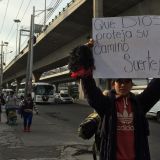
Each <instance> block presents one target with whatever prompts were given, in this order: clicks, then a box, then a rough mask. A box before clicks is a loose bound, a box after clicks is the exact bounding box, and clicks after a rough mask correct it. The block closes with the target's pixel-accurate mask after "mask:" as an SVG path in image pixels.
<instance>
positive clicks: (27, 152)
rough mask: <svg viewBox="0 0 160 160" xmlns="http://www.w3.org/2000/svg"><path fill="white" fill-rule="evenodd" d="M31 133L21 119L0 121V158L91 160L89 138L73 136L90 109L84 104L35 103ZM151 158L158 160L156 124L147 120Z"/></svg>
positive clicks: (158, 126) (159, 127)
mask: <svg viewBox="0 0 160 160" xmlns="http://www.w3.org/2000/svg"><path fill="white" fill-rule="evenodd" d="M38 108H39V115H36V114H34V117H33V125H32V132H30V133H24V132H23V131H22V119H21V118H20V116H19V117H18V121H17V122H18V125H17V126H8V125H7V124H5V114H3V118H2V122H1V124H0V148H1V149H0V160H1V159H2V160H11V159H12V160H92V153H91V145H92V142H93V139H91V140H82V139H81V138H79V137H78V135H77V128H78V125H79V124H80V122H81V121H82V120H83V119H84V118H85V117H86V116H87V115H88V114H89V113H91V112H92V111H93V109H92V108H90V107H89V106H87V105H80V104H56V105H54V104H53V105H49V104H48V105H38ZM149 123H150V131H151V134H150V138H149V143H150V149H151V157H152V160H159V157H160V152H159V146H160V138H159V135H160V123H157V122H156V121H155V120H150V121H149Z"/></svg>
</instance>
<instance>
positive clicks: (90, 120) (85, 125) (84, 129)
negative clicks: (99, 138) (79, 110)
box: [78, 112, 100, 139]
mask: <svg viewBox="0 0 160 160" xmlns="http://www.w3.org/2000/svg"><path fill="white" fill-rule="evenodd" d="M99 122H100V117H99V115H98V113H96V112H93V113H91V114H90V115H88V116H87V117H86V118H85V119H84V120H83V121H82V122H81V124H80V125H79V128H78V135H79V137H81V138H83V139H90V138H91V137H92V136H93V135H94V134H95V133H96V132H97V129H98V126H99Z"/></svg>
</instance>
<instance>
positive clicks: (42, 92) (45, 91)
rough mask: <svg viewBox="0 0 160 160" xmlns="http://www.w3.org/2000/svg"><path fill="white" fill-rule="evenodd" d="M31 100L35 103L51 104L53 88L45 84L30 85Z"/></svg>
mask: <svg viewBox="0 0 160 160" xmlns="http://www.w3.org/2000/svg"><path fill="white" fill-rule="evenodd" d="M32 87H33V88H32V98H33V100H34V102H35V103H53V102H54V94H55V86H54V85H52V84H49V83H45V82H37V83H33V84H32Z"/></svg>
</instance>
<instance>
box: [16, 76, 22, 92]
mask: <svg viewBox="0 0 160 160" xmlns="http://www.w3.org/2000/svg"><path fill="white" fill-rule="evenodd" d="M16 82H17V86H16V94H17V93H18V89H19V87H20V84H21V82H22V78H17V79H16Z"/></svg>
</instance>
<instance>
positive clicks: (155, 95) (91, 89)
mask: <svg viewBox="0 0 160 160" xmlns="http://www.w3.org/2000/svg"><path fill="white" fill-rule="evenodd" d="M91 46H92V45H91ZM83 47H90V46H89V45H88V44H86V45H83V46H80V47H78V49H76V51H75V50H74V51H73V52H76V53H78V54H76V55H81V54H84V53H81V52H83V51H84V50H83V49H82V48H83ZM81 49H82V50H81ZM73 52H72V55H73V54H74V53H73ZM91 57H92V55H91ZM72 58H73V57H72ZM81 58H82V57H81ZM83 58H85V57H83ZM88 59H89V58H88ZM91 59H92V58H91ZM81 61H83V60H82V59H81ZM81 61H80V60H78V61H77V64H76V62H75V61H74V65H76V66H79V67H77V68H76V70H72V69H73V68H72V67H74V66H72V63H69V66H70V70H71V73H72V74H73V73H74V75H76V76H75V77H74V78H80V79H81V80H82V85H83V89H84V93H85V95H86V97H87V99H88V102H89V104H90V106H91V107H93V108H94V109H95V110H96V111H97V112H98V114H99V115H100V117H101V119H102V120H103V122H102V129H101V139H102V140H101V147H100V160H150V153H149V146H148V135H149V126H148V122H147V119H146V118H145V114H146V113H147V111H149V110H150V108H151V107H153V105H154V104H155V103H156V102H157V101H158V100H159V99H160V79H153V80H152V81H151V82H150V83H149V85H148V87H147V88H146V89H145V90H144V91H143V92H142V93H141V94H139V95H134V94H133V93H131V92H130V91H131V88H132V85H133V84H132V79H126V78H125V79H114V80H113V82H112V87H113V89H112V90H111V91H110V92H109V95H108V96H104V95H103V93H102V91H101V90H100V89H99V88H98V87H97V86H96V83H95V80H94V79H93V77H92V70H93V68H94V64H93V62H92V63H91V62H90V63H89V64H92V65H91V66H87V67H86V66H85V64H84V63H82V62H81ZM81 70H83V72H81ZM85 71H86V72H85ZM75 73H76V74H75Z"/></svg>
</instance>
